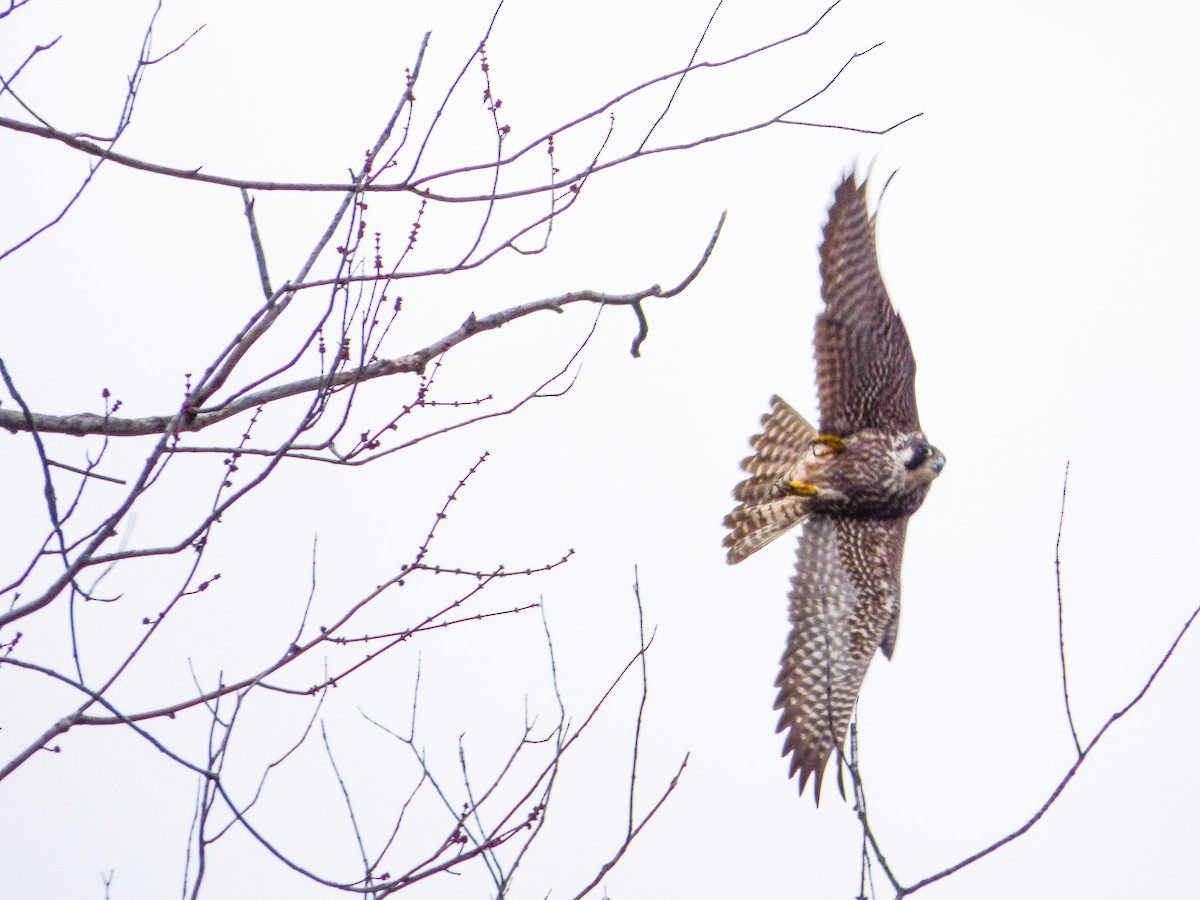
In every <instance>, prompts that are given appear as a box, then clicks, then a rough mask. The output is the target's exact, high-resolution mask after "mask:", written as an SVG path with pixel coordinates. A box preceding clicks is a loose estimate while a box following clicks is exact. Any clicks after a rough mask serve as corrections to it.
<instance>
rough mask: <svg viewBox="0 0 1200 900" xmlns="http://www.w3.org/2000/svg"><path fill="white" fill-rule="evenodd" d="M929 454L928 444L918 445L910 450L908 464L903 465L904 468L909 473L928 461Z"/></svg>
mask: <svg viewBox="0 0 1200 900" xmlns="http://www.w3.org/2000/svg"><path fill="white" fill-rule="evenodd" d="M930 453H931V451H930V449H929V445H928V444H918V445H917V446H915V447H913V448H912V451H911V453H910V454H909V457H908V462H906V463H905V464H904V468H906V469H909V470H910V471H911V470H912V469H915V468H917V467H918V466H920V465H921V464H922V463H924V462H925V461H926V460H927V459H929V456H930Z"/></svg>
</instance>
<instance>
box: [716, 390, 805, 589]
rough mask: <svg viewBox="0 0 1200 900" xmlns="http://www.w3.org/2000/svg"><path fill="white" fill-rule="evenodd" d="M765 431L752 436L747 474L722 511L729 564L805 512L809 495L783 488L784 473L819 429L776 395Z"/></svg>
mask: <svg viewBox="0 0 1200 900" xmlns="http://www.w3.org/2000/svg"><path fill="white" fill-rule="evenodd" d="M762 424H763V432H762V434H758V435H755V436H754V438H753V439H751V441H750V445H751V446H752V447H753V448H754V455H753V456H748V457H746V459H744V460H742V468H743V469H745V470H746V471H747V472H749V473H750V477H749V478H747V479H745V480H744V481H742V482H741V483H740V484H738V486H737V487H735V488H734V489H733V497H734V499H735V500H737V501H738V506H737V507H736V508H735V509H734V510H733V512H731V513H730V514H729V515H728V516H726V517H725V527H726V528H728V529H729V530H730V533H729V534H727V535H726V536H725V541H724V546H726V547H728V548H729V552H728V554H727V555H726V559H727V560H728V562H729V564H730V565H733V564H734V563H739V562H741V561H742V560H743V559H745V558H746V557H747V556H749V555H750V554H752V553H754V552H755V551H756V550H759V549H761V548H762V547H765V546H766V545H767V544H769V543H770V542H771V541H773V540H775V538H777V537H779V536H780V535H781V534H783V533H784V532H786V531H788V530H789V529H791V528H793V527H795V526H796V525H798V524H800V523H801V522H802V521H804V519H805V518H806V517H807V516H808V514H809V510H808V505H809V504H808V499H807V498H805V497H798V496H792V495H788V494H784V493H782V491H781V490H780V489H779V482H780V480H781V479H783V478H785V477H786V476H788V475H789V474H790V473H791V472H792V471H793V470H794V469H795V467H796V465H797V464H798V463H799V462H800V460H801V459H803V458H804V455H805V454H806V453H807V452H808V448H809V446H810V445H811V444H812V439H813V438H814V437H816V435H817V431H816V429H815V428H813V427H812V426H811V425H810V424H809V423H808V422H806V421H805V420H804V417H803V416H801V415H800V414H799V413H798V412H796V411H795V410H794V409H792V407H790V406H789V405H788V404H787V403H785V402H784V401H783V400H782V399H780V398H779V397H772V398H771V411H770V412H768V413H767V414H766V415H764V416H763V419H762Z"/></svg>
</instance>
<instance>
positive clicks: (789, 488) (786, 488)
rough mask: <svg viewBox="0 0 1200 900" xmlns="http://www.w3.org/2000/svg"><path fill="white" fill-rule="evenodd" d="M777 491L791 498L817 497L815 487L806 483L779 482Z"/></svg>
mask: <svg viewBox="0 0 1200 900" xmlns="http://www.w3.org/2000/svg"><path fill="white" fill-rule="evenodd" d="M779 489H780V490H781V491H783V493H785V494H788V495H790V496H793V497H815V496H817V488H816V486H815V485H811V484H809V483H808V482H807V481H781V482H779Z"/></svg>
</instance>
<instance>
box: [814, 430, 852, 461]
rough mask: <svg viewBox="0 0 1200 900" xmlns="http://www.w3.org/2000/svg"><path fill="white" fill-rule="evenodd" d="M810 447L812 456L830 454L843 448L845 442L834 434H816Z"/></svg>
mask: <svg viewBox="0 0 1200 900" xmlns="http://www.w3.org/2000/svg"><path fill="white" fill-rule="evenodd" d="M812 449H813V455H814V456H817V457H822V456H830V455H832V454H834V453H841V452H842V451H843V450H845V449H846V442H845V441H843V440H842V439H841V438H840V437H838V436H837V435H836V434H818V435H817V436H816V437H815V438H813V439H812Z"/></svg>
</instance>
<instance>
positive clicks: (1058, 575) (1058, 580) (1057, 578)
mask: <svg viewBox="0 0 1200 900" xmlns="http://www.w3.org/2000/svg"><path fill="white" fill-rule="evenodd" d="M1070 474H1071V463H1070V462H1068V463H1067V466H1066V469H1064V470H1063V488H1062V504H1061V505H1060V506H1059V508H1058V534H1057V535H1056V536H1055V538H1054V593H1055V596H1056V597H1057V598H1058V661H1059V664H1060V671H1061V672H1062V689H1063V705H1064V706H1065V707H1066V710H1067V725H1069V726H1070V728H1071V740H1073V741H1074V742H1075V755H1076V756H1083V748H1082V747H1081V746H1080V744H1079V732H1078V731H1076V730H1075V719H1074V717H1073V716H1072V715H1071V694H1070V692H1069V691H1067V645H1066V643H1065V641H1064V639H1063V591H1062V557H1061V555H1060V554H1059V550H1060V548H1061V547H1062V534H1063V518H1064V517H1065V516H1066V514H1067V478H1068V476H1069V475H1070Z"/></svg>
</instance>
